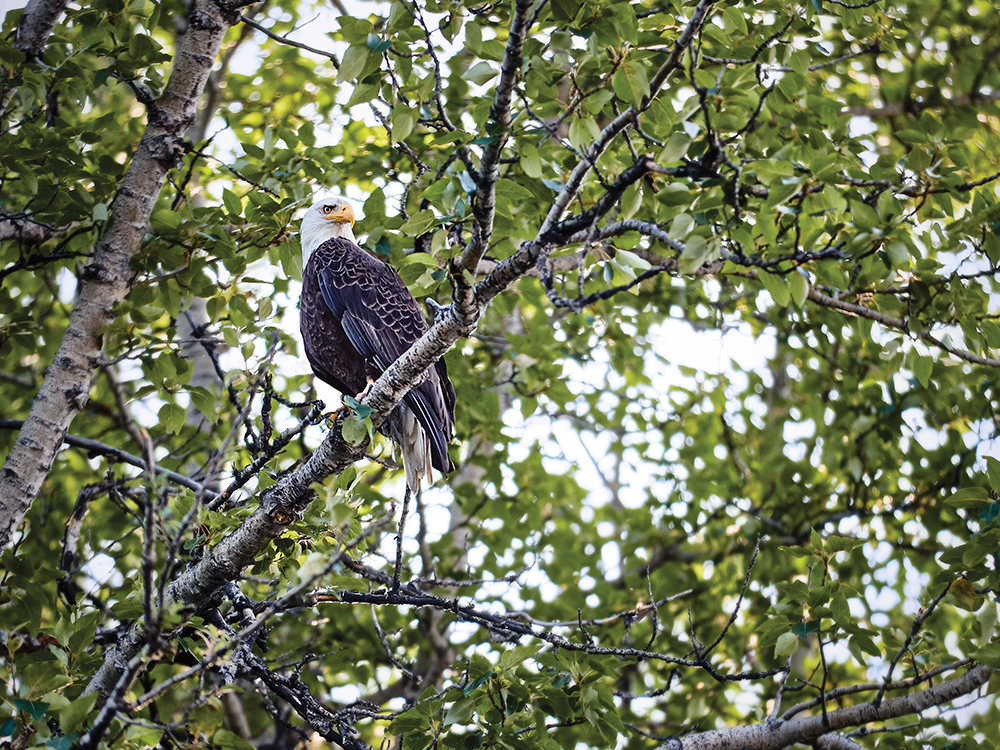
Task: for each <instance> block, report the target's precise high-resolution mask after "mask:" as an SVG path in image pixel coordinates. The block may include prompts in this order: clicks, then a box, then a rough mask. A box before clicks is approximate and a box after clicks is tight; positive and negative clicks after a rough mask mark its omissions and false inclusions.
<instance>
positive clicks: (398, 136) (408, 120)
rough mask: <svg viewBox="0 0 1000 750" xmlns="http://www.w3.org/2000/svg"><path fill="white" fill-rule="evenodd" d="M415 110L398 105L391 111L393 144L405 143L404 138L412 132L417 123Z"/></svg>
mask: <svg viewBox="0 0 1000 750" xmlns="http://www.w3.org/2000/svg"><path fill="white" fill-rule="evenodd" d="M417 115H418V112H417V110H415V109H413V107H407V106H405V105H399V106H397V107H393V109H392V118H391V125H392V139H393V142H395V143H398V142H399V141H405V140H406V137H407V136H408V135H409V134H410V133H412V132H413V126H414V125H416V123H417Z"/></svg>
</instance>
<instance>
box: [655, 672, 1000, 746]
mask: <svg viewBox="0 0 1000 750" xmlns="http://www.w3.org/2000/svg"><path fill="white" fill-rule="evenodd" d="M993 671H994V670H992V669H990V668H989V667H987V666H984V665H982V664H980V665H977V666H975V667H973V668H972V669H970V670H969V671H968V672H966V673H965V674H964V675H962V676H961V677H954V678H952V679H950V680H945V681H944V682H942V683H939V684H938V685H935V686H934V687H930V688H927V689H925V690H920V691H918V692H916V693H910V694H909V695H902V696H899V697H896V698H890V699H889V700H884V701H882V703H881V705H879V706H877V707H876V705H875V703H874V702H871V703H861V704H858V705H856V706H847V707H846V708H838V709H835V710H832V711H827V712H826V716H825V719H826V721H825V722H824V716H823V715H820V714H817V715H815V716H804V717H802V718H800V719H791V720H788V721H782V720H777V721H765V722H763V723H761V724H753V725H750V726H738V727H728V728H726V729H713V730H711V731H708V732H698V733H696V734H689V735H687V736H684V737H675V738H673V739H670V740H668V741H667V742H665V743H664V744H663V745H661V748H662V750H779V749H780V748H784V747H788V746H790V745H793V744H795V743H807V742H809V741H811V740H816V739H819V738H820V737H822V736H824V735H828V734H830V733H831V732H836V731H838V730H841V729H846V728H848V727H858V726H863V725H866V724H871V723H873V722H882V721H888V720H890V719H897V718H899V717H900V716H908V715H910V714H915V713H919V712H921V711H926V710H927V709H929V708H933V707H935V706H943V705H946V704H949V703H952V702H953V701H955V700H957V699H958V698H961V697H962V696H965V695H969V694H971V693H974V692H976V691H977V690H979V688H981V687H982V686H983V685H985V684H986V683H987V682H988V681H989V679H990V676H991V675H992V674H993Z"/></svg>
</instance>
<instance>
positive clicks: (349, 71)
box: [337, 40, 368, 83]
mask: <svg viewBox="0 0 1000 750" xmlns="http://www.w3.org/2000/svg"><path fill="white" fill-rule="evenodd" d="M366 41H367V40H366ZM367 61H368V48H367V47H350V48H349V49H348V50H347V52H345V53H344V59H343V60H341V62H340V68H339V69H338V70H337V83H346V82H349V81H353V80H356V79H357V78H358V76H360V75H361V71H363V70H364V69H365V63H366V62H367Z"/></svg>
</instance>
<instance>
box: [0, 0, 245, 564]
mask: <svg viewBox="0 0 1000 750" xmlns="http://www.w3.org/2000/svg"><path fill="white" fill-rule="evenodd" d="M30 7H31V6H29V8H30ZM188 20H189V31H188V33H187V35H186V36H185V38H184V40H183V42H182V44H181V46H180V48H179V49H178V50H177V55H176V57H175V60H174V67H173V71H172V72H171V75H170V81H169V83H168V84H167V88H166V90H165V91H164V92H163V95H162V96H161V97H160V98H159V99H158V100H157V101H155V102H153V103H152V104H151V106H150V113H149V121H148V124H147V126H146V132H145V134H144V135H143V137H142V141H140V143H139V146H138V148H137V149H136V153H135V155H134V156H133V158H132V163H131V165H130V166H129V169H128V172H127V174H126V175H125V178H124V180H123V182H122V188H121V191H120V192H119V194H118V197H117V198H116V199H115V202H114V205H113V206H112V209H111V217H110V219H109V221H108V225H107V229H106V230H105V233H104V236H103V237H101V239H100V241H99V242H98V244H97V248H96V250H95V253H94V259H93V261H92V262H91V263H90V264H89V265H88V266H86V267H85V268H84V270H83V272H82V273H81V276H80V285H79V297H78V299H77V302H76V305H75V306H74V308H73V312H72V315H71V316H70V322H69V327H68V328H67V329H66V333H65V334H64V336H63V340H62V343H61V344H60V346H59V350H58V351H57V352H56V355H55V359H54V360H53V362H52V364H51V366H50V367H49V369H48V374H47V375H46V378H45V382H44V383H43V384H42V388H41V390H40V391H39V393H38V394H37V395H36V396H35V399H34V401H33V402H32V405H31V411H30V412H29V414H28V418H27V419H26V420H25V424H24V427H23V428H22V429H21V432H20V434H19V435H18V439H17V442H16V443H15V444H14V448H13V450H12V451H11V453H10V455H9V456H8V457H7V460H6V462H5V464H4V467H3V469H2V470H0V550H2V549H6V548H7V547H8V546H9V545H10V543H11V541H12V539H13V537H14V534H15V532H16V530H17V528H18V526H19V525H20V524H21V521H22V520H23V519H24V515H25V514H26V513H27V511H28V509H29V508H30V507H31V503H32V502H33V501H34V499H35V497H37V496H38V493H39V491H40V490H41V487H42V482H43V481H44V480H45V477H46V476H48V473H49V470H50V469H51V467H52V463H53V461H54V460H55V455H56V452H57V451H58V449H59V446H60V445H61V444H62V441H63V437H64V436H65V435H66V432H67V431H68V429H69V425H70V422H72V420H73V417H75V416H76V415H77V413H78V412H79V411H80V410H81V409H82V408H83V406H84V405H85V404H86V403H87V400H88V393H89V390H90V382H91V380H92V378H93V376H94V372H95V370H96V367H97V363H98V361H99V359H100V354H101V340H100V331H101V329H103V328H104V327H106V326H107V325H109V324H110V323H111V322H112V321H113V320H114V313H113V309H114V305H115V304H116V303H117V302H119V301H120V300H121V299H123V298H124V297H125V295H126V294H127V293H128V291H129V289H131V287H132V283H133V281H134V278H133V275H134V274H133V271H132V270H131V269H130V268H129V261H130V260H131V258H132V256H133V255H134V254H135V253H136V252H137V251H138V249H139V245H140V243H141V242H142V238H143V235H144V234H145V233H146V229H147V226H148V223H149V216H150V213H151V212H152V210H153V204H154V203H155V202H156V198H157V196H158V195H159V193H160V189H161V188H162V187H163V183H164V180H165V179H166V176H167V172H168V171H169V170H170V169H173V168H174V167H175V166H177V162H178V160H179V158H180V156H181V154H182V153H183V151H184V146H183V143H182V139H183V136H184V133H185V131H186V130H187V128H188V127H190V125H191V123H192V122H194V118H195V114H196V111H197V106H198V99H199V98H200V97H201V94H202V91H203V90H204V87H205V82H206V81H207V80H208V75H209V73H210V71H211V68H212V64H213V61H214V60H215V57H216V55H217V54H218V52H219V47H220V45H221V44H222V39H223V36H224V35H225V33H226V31H227V30H228V28H229V26H230V25H231V24H232V22H233V20H235V16H233V15H232V14H225V13H224V12H223V11H222V9H221V8H220V7H219V6H218V5H216V4H214V3H212V2H206V1H205V0H200V1H199V2H198V4H197V5H196V6H195V8H194V10H193V11H192V13H191V15H190V16H189V19H188Z"/></svg>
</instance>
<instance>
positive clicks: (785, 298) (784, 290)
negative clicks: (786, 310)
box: [759, 269, 792, 307]
mask: <svg viewBox="0 0 1000 750" xmlns="http://www.w3.org/2000/svg"><path fill="white" fill-rule="evenodd" d="M759 277H760V281H761V283H762V284H763V285H764V288H765V289H767V291H768V293H770V295H771V299H773V300H774V304H776V305H777V306H778V307H788V303H789V301H791V298H792V292H791V289H790V288H789V286H788V282H787V281H786V280H785V277H784V276H781V275H779V274H776V273H768V272H767V271H765V270H764V269H761V270H760V272H759Z"/></svg>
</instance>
